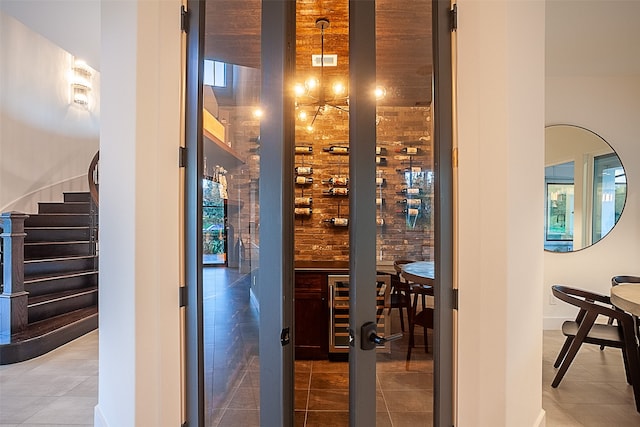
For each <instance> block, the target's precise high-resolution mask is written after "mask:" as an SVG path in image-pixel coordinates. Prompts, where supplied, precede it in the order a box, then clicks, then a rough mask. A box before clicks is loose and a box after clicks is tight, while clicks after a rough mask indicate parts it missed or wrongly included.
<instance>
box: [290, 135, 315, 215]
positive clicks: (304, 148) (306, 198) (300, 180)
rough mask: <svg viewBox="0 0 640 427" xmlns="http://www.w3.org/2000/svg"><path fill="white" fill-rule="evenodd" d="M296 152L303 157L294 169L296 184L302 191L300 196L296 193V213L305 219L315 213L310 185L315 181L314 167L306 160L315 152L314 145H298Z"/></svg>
mask: <svg viewBox="0 0 640 427" xmlns="http://www.w3.org/2000/svg"><path fill="white" fill-rule="evenodd" d="M294 152H295V154H296V155H300V156H301V157H302V163H301V164H300V165H299V166H296V168H295V169H294V172H295V175H296V177H295V184H296V187H297V189H299V191H300V194H299V196H298V195H296V197H295V199H294V215H295V216H296V218H299V219H301V220H302V221H304V219H305V218H308V217H310V216H311V215H312V214H313V207H312V204H313V197H311V196H310V192H311V189H310V187H311V186H312V185H313V182H314V181H313V177H312V176H311V175H313V167H312V166H311V165H309V164H307V162H306V161H305V158H306V156H307V155H312V154H313V146H312V145H311V144H309V143H303V144H301V145H296V146H295V148H294ZM305 190H307V191H305ZM305 193H306V194H305Z"/></svg>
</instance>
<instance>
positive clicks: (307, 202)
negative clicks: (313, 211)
mask: <svg viewBox="0 0 640 427" xmlns="http://www.w3.org/2000/svg"><path fill="white" fill-rule="evenodd" d="M312 203H313V198H311V197H296V198H295V199H294V204H295V205H296V206H311V204H312Z"/></svg>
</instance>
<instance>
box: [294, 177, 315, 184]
mask: <svg viewBox="0 0 640 427" xmlns="http://www.w3.org/2000/svg"><path fill="white" fill-rule="evenodd" d="M296 184H298V185H308V184H313V178H309V177H307V176H296Z"/></svg>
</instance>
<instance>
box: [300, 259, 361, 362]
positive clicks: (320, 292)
mask: <svg viewBox="0 0 640 427" xmlns="http://www.w3.org/2000/svg"><path fill="white" fill-rule="evenodd" d="M330 274H349V264H348V263H346V262H339V261H309V262H298V263H296V269H295V293H294V298H295V358H296V359H327V358H328V357H329V303H328V296H329V292H328V288H327V277H328V276H329V275H330Z"/></svg>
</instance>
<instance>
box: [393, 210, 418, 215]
mask: <svg viewBox="0 0 640 427" xmlns="http://www.w3.org/2000/svg"><path fill="white" fill-rule="evenodd" d="M397 213H399V214H406V215H408V216H416V215H418V214H419V213H420V209H417V208H405V209H402V210H401V211H397Z"/></svg>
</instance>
